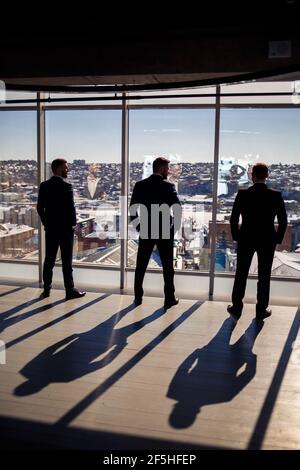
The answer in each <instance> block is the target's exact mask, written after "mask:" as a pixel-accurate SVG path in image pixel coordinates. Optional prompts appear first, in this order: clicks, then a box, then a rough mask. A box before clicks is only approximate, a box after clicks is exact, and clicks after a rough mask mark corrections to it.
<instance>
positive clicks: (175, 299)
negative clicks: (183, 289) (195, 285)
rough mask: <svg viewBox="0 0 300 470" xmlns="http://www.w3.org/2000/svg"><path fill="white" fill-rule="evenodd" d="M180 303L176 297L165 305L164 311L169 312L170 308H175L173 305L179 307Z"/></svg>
mask: <svg viewBox="0 0 300 470" xmlns="http://www.w3.org/2000/svg"><path fill="white" fill-rule="evenodd" d="M178 302H179V299H178V297H175V298H174V299H172V300H168V301H167V302H165V303H164V309H165V310H168V309H169V308H171V307H173V305H177V304H178Z"/></svg>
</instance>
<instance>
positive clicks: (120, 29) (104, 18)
mask: <svg viewBox="0 0 300 470" xmlns="http://www.w3.org/2000/svg"><path fill="white" fill-rule="evenodd" d="M177 3H178V2H177ZM186 3H187V2H186ZM74 5H75V4H74ZM189 5H190V6H189V8H188V3H187V6H186V7H185V8H184V9H183V8H182V7H181V8H179V7H174V5H173V6H172V8H168V9H167V8H157V7H155V5H154V4H148V3H141V4H140V9H137V8H131V9H128V6H127V7H126V8H125V7H123V8H118V6H117V4H114V5H112V7H111V8H105V9H104V8H102V7H101V10H100V11H99V10H98V9H94V7H93V4H87V5H86V11H82V10H83V5H81V10H76V8H73V10H72V12H71V13H70V11H68V10H64V9H63V8H61V9H60V10H55V11H53V10H52V9H51V8H50V7H49V11H46V12H45V11H43V12H39V15H40V16H39V18H37V17H36V14H37V11H36V12H35V14H33V12H31V11H28V10H27V9H25V10H24V11H20V10H19V8H17V10H18V13H10V15H6V17H5V18H6V20H5V21H4V22H3V20H2V25H1V29H0V46H1V47H0V79H2V80H4V81H5V83H6V85H7V86H8V87H10V86H13V85H14V84H19V85H20V84H21V85H22V86H23V88H25V85H26V86H32V87H33V88H34V87H35V86H36V85H40V86H41V87H42V88H44V89H47V87H48V88H49V86H54V85H55V86H61V85H96V84H144V83H152V84H155V83H158V84H160V83H164V82H167V83H169V82H178V81H180V82H182V81H188V80H203V79H207V78H210V79H216V78H218V79H220V77H226V76H232V75H236V74H244V73H249V72H251V73H254V74H256V73H258V72H263V71H268V70H269V71H270V70H271V71H272V70H273V69H274V70H276V74H278V73H279V72H283V73H284V72H285V71H286V69H287V70H290V71H293V72H294V74H293V75H292V76H293V78H294V79H295V77H296V78H299V77H300V73H299V74H298V71H300V8H299V1H298V0H294V1H293V0H289V1H288V0H282V1H279V2H276V1H275V2H274V1H273V2H269V1H267V2H262V1H261V2H256V1H252V2H248V3H247V2H239V3H238V4H237V3H236V2H226V3H225V4H224V2H223V3H221V6H220V3H219V2H210V4H209V6H206V7H205V9H204V8H203V7H202V3H201V2H198V7H197V8H195V5H196V4H192V3H190V4H189ZM128 10H130V11H128ZM270 41H290V44H291V54H290V56H289V57H272V58H271V57H270V54H269V46H270ZM295 72H296V73H295ZM262 75H263V74H262ZM287 78H289V76H287Z"/></svg>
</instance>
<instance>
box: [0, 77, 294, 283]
mask: <svg viewBox="0 0 300 470" xmlns="http://www.w3.org/2000/svg"><path fill="white" fill-rule="evenodd" d="M204 90H205V91H203V93H206V94H208V93H211V92H214V91H215V89H212V88H210V89H209V88H205V89H204ZM201 91H202V90H194V92H195V93H199V92H200V93H201ZM272 91H276V92H277V91H284V92H292V91H295V94H294V96H269V95H265V96H249V95H248V96H243V97H240V96H239V97H229V96H228V97H224V96H223V97H221V113H220V116H221V121H220V134H219V137H220V142H219V143H220V146H219V161H218V191H217V200H213V191H212V187H213V154H214V139H215V101H214V98H213V97H210V96H207V97H197V98H193V97H192V96H190V95H191V94H192V92H193V90H190V91H189V93H187V94H186V98H185V97H181V98H180V99H177V98H174V93H176V91H174V90H173V91H172V92H170V99H168V100H164V99H163V98H159V97H155V101H150V100H135V101H133V100H132V99H130V96H129V97H128V102H127V104H128V107H129V132H128V133H129V135H128V137H129V140H128V142H129V162H128V164H129V185H128V200H129V201H130V197H131V194H132V189H133V187H134V184H135V183H136V181H138V180H140V179H142V178H144V177H147V176H148V175H149V174H150V173H151V169H152V162H153V160H154V158H156V157H157V156H161V155H163V156H166V157H168V158H169V159H170V160H171V165H170V180H171V181H172V182H173V183H174V184H175V185H176V188H177V190H178V194H179V197H180V199H181V202H182V204H183V225H182V230H181V232H180V234H179V235H178V237H177V239H176V240H175V243H174V265H175V267H176V269H177V270H185V271H194V272H204V273H207V272H208V271H209V269H210V247H211V240H210V238H211V237H210V233H213V232H214V231H213V230H212V210H213V205H214V204H215V206H214V207H216V206H217V223H216V258H215V262H216V263H215V272H216V273H218V274H219V273H232V274H234V272H235V266H236V246H235V243H234V242H233V241H232V238H231V234H230V224H229V218H230V214H231V209H232V206H233V202H234V198H235V196H236V193H237V190H238V189H239V188H247V187H248V186H249V184H251V181H250V176H249V175H250V171H251V165H253V163H255V162H257V161H263V162H266V163H267V164H268V165H269V166H270V177H269V181H268V184H269V185H270V187H272V188H274V189H278V190H281V191H282V194H283V197H284V200H285V205H286V208H287V212H288V228H287V231H286V235H285V238H284V241H283V243H282V244H281V245H277V248H276V253H275V258H274V264H273V271H272V274H273V275H274V276H283V277H300V179H299V178H300V177H299V174H300V171H299V170H300V157H299V155H300V143H299V139H298V135H299V131H300V105H299V103H300V99H299V94H298V95H297V93H298V92H299V83H298V82H297V83H294V82H284V83H280V82H272V83H250V84H241V85H228V86H222V92H223V93H235V92H239V93H240V92H245V93H255V92H265V93H269V92H272ZM296 91H297V93H296ZM157 93H158V92H157ZM179 93H180V90H179ZM153 94H154V93H153ZM163 94H166V92H164V93H163ZM181 94H184V93H181ZM158 95H160V93H158ZM158 95H157V96H158ZM18 97H21V98H24V96H18V95H15V94H13V95H11V96H9V97H8V99H9V98H18ZM26 97H27V96H26ZM29 97H30V98H34V97H35V95H34V94H33V95H31V96H29ZM14 106H15V105H10V104H8V103H2V104H1V106H0V138H1V140H0V184H1V190H0V260H2V261H4V260H10V261H18V260H27V261H29V262H30V261H32V262H37V260H38V216H37V212H36V200H37V187H38V182H37V135H36V129H37V122H36V119H37V110H36V108H33V106H34V105H33V104H30V105H26V104H22V105H20V106H18V108H15V107H14ZM30 106H31V107H30ZM122 132H124V133H125V132H126V129H125V128H122V109H121V103H120V102H118V104H116V102H114V103H113V104H111V105H103V104H102V105H101V103H100V101H99V103H97V104H94V103H93V104H92V105H91V104H90V103H89V102H84V103H76V105H75V104H74V105H73V104H72V103H71V104H70V103H69V104H68V105H66V104H64V103H62V104H59V103H55V104H48V103H47V105H46V129H45V135H46V170H47V171H46V177H47V178H48V177H50V175H51V171H50V164H51V161H52V160H53V159H55V158H57V157H62V158H65V159H66V160H67V161H68V162H69V163H70V173H69V180H70V182H71V183H72V184H73V187H74V197H75V204H76V209H77V214H78V224H77V227H76V232H75V244H74V263H75V265H76V266H77V267H79V266H80V265H85V266H87V265H89V264H91V265H94V266H97V265H98V266H99V267H103V266H107V267H116V268H118V269H119V268H120V266H121V249H120V218H121V215H122V214H121V205H120V201H119V197H120V195H121V175H122V168H121V166H122V165H121V152H122V149H121V140H122ZM129 201H128V202H129ZM123 216H124V214H123ZM137 243H138V240H137V233H136V232H135V230H134V228H133V227H131V226H129V229H128V250H127V251H128V256H127V267H129V268H134V266H135V260H136V253H137V247H138V244H137ZM149 267H150V268H158V269H159V268H160V267H161V264H160V259H159V256H158V255H157V253H156V252H154V253H153V256H152V258H151V261H150V264H149ZM250 272H251V273H252V274H256V273H257V261H256V258H255V257H254V259H253V263H252V266H251V269H250Z"/></svg>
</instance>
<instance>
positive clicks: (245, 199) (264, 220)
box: [230, 183, 287, 243]
mask: <svg viewBox="0 0 300 470" xmlns="http://www.w3.org/2000/svg"><path fill="white" fill-rule="evenodd" d="M240 215H242V224H241V226H240V228H239V217H240ZM275 216H277V219H278V228H277V231H276V229H275V226H274V219H275ZM230 225H231V234H232V238H233V239H234V240H236V241H239V240H249V241H253V242H255V243H260V242H261V243H263V242H267V243H268V242H269V243H272V242H276V243H281V242H282V240H283V237H284V233H285V230H286V226H287V216H286V210H285V206H284V201H283V199H282V196H281V192H280V191H275V190H273V189H269V188H268V187H267V185H265V184H264V183H255V184H254V185H253V186H251V187H250V188H248V189H240V190H239V192H238V193H237V196H236V198H235V201H234V205H233V209H232V214H231V218H230Z"/></svg>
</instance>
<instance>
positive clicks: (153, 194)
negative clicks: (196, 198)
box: [130, 157, 181, 310]
mask: <svg viewBox="0 0 300 470" xmlns="http://www.w3.org/2000/svg"><path fill="white" fill-rule="evenodd" d="M169 163H170V162H169V160H167V159H166V158H164V157H159V158H156V159H155V160H154V162H153V174H152V175H151V176H149V178H145V179H144V180H142V181H138V182H137V183H136V184H135V186H134V189H133V193H132V198H131V202H130V214H131V220H134V221H135V222H134V223H135V226H136V229H137V230H138V231H139V234H140V237H139V248H138V253H137V260H136V269H135V279H134V294H135V300H134V301H135V304H136V305H140V304H141V303H142V298H143V293H144V291H143V280H144V276H145V272H146V269H147V266H148V263H149V259H150V256H151V253H152V251H153V248H154V247H155V245H156V246H157V249H158V252H159V256H160V259H161V263H162V268H163V276H164V293H165V302H164V308H165V310H167V309H168V308H170V307H172V306H173V305H176V304H178V302H179V300H178V299H177V298H176V297H175V287H174V266H173V247H174V234H175V233H176V232H177V230H178V229H179V228H180V223H181V205H180V201H179V199H178V195H177V192H176V189H175V186H174V185H173V184H172V183H170V182H169V181H167V177H168V172H169ZM171 208H172V212H173V215H172V214H171ZM138 209H139V211H140V214H139V217H137V216H138V213H137V210H138Z"/></svg>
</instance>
